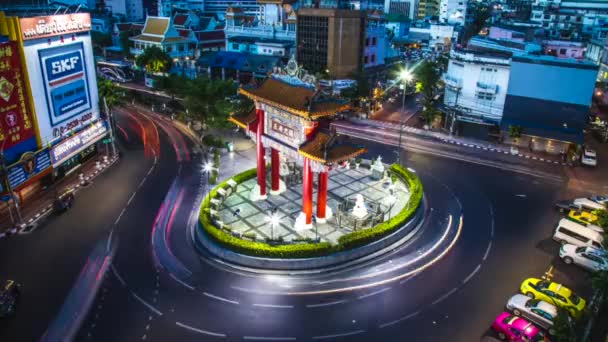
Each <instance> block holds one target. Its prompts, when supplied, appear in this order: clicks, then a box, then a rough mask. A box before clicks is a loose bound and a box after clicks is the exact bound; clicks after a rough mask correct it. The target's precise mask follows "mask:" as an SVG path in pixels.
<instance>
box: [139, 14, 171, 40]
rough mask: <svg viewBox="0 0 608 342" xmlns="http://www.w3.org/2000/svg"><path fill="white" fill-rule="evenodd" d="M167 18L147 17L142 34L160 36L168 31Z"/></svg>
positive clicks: (168, 21) (168, 20)
mask: <svg viewBox="0 0 608 342" xmlns="http://www.w3.org/2000/svg"><path fill="white" fill-rule="evenodd" d="M169 23H170V19H169V18H163V17H148V18H147V19H146V24H145V26H144V30H143V31H142V34H151V35H158V36H162V35H164V34H165V32H167V30H168V29H169Z"/></svg>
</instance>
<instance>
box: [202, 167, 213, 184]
mask: <svg viewBox="0 0 608 342" xmlns="http://www.w3.org/2000/svg"><path fill="white" fill-rule="evenodd" d="M213 169H214V167H213V164H211V163H210V162H207V163H205V165H203V171H205V173H206V174H207V184H209V174H210V173H211V171H212V170H213Z"/></svg>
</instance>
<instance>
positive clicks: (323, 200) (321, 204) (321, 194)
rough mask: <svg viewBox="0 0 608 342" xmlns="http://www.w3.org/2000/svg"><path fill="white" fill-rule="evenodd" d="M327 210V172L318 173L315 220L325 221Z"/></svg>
mask: <svg viewBox="0 0 608 342" xmlns="http://www.w3.org/2000/svg"><path fill="white" fill-rule="evenodd" d="M325 208H327V170H323V172H319V186H318V188H317V218H318V219H320V220H323V219H325Z"/></svg>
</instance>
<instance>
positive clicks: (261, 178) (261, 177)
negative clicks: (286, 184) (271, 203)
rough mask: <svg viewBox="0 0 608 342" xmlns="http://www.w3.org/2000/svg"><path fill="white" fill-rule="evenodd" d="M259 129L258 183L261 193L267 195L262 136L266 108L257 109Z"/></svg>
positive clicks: (257, 140) (257, 135) (257, 142)
mask: <svg viewBox="0 0 608 342" xmlns="http://www.w3.org/2000/svg"><path fill="white" fill-rule="evenodd" d="M257 116H258V130H257V133H256V145H257V146H256V147H257V149H256V152H257V157H258V185H259V186H260V195H262V196H266V161H265V160H264V155H265V152H264V145H263V144H262V136H263V135H264V110H263V109H258V110H257Z"/></svg>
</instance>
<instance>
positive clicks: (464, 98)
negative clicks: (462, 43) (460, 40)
mask: <svg viewBox="0 0 608 342" xmlns="http://www.w3.org/2000/svg"><path fill="white" fill-rule="evenodd" d="M509 72H510V57H509V55H508V54H498V53H488V52H473V51H466V50H458V49H452V50H451V51H450V62H449V65H448V70H447V72H446V73H445V74H444V75H443V81H444V82H445V96H444V105H445V106H446V107H447V109H448V111H453V113H454V115H452V116H451V117H450V116H449V117H448V119H451V120H450V124H449V125H448V128H449V129H450V130H452V131H453V130H454V128H455V124H456V122H462V123H464V124H465V125H466V124H467V123H474V124H476V125H479V124H481V125H486V126H495V125H498V124H500V121H501V119H502V114H503V109H504V104H505V99H506V95H507V88H508V85H509Z"/></svg>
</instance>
